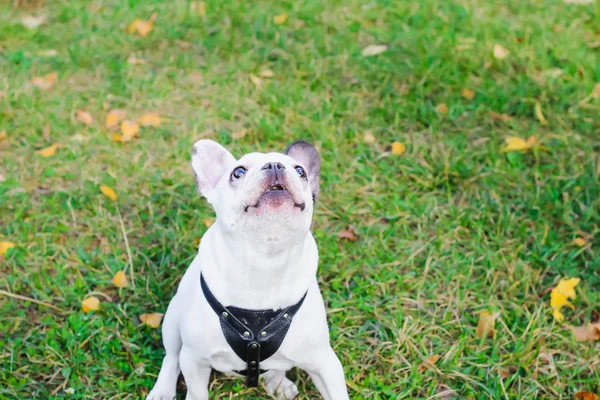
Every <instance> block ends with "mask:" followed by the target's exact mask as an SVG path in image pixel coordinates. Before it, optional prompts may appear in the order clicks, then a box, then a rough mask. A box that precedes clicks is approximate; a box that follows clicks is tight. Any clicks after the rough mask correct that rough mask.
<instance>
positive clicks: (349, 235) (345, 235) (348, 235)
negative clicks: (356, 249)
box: [337, 229, 358, 242]
mask: <svg viewBox="0 0 600 400" xmlns="http://www.w3.org/2000/svg"><path fill="white" fill-rule="evenodd" d="M337 236H338V237H339V238H341V239H346V240H349V241H351V242H355V241H357V240H358V236H357V235H356V233H354V231H353V230H352V229H344V230H343V231H340V232H338V234H337Z"/></svg>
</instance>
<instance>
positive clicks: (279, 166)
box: [261, 162, 285, 171]
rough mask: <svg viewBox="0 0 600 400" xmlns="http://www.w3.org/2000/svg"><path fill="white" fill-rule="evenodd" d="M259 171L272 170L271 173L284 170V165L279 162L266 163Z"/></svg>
mask: <svg viewBox="0 0 600 400" xmlns="http://www.w3.org/2000/svg"><path fill="white" fill-rule="evenodd" d="M261 169H272V170H273V171H277V170H278V169H285V165H283V164H282V163H280V162H268V163H266V164H265V165H263V167H262V168H261Z"/></svg>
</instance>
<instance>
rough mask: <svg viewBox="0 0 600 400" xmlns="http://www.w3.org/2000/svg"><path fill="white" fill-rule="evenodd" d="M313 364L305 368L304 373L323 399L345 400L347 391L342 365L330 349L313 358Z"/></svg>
mask: <svg viewBox="0 0 600 400" xmlns="http://www.w3.org/2000/svg"><path fill="white" fill-rule="evenodd" d="M314 360H315V363H314V364H312V365H310V366H307V367H306V371H307V372H308V374H309V375H310V376H311V378H312V379H313V382H314V384H315V386H316V387H317V389H318V390H319V392H320V393H321V396H323V399H325V400H347V399H349V397H348V389H347V388H346V380H345V378H344V368H343V367H342V363H341V362H340V360H339V359H338V357H337V356H336V355H335V353H334V351H333V349H332V348H331V347H330V348H328V349H327V350H324V351H322V352H319V353H317V354H315V356H314Z"/></svg>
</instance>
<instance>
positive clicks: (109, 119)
mask: <svg viewBox="0 0 600 400" xmlns="http://www.w3.org/2000/svg"><path fill="white" fill-rule="evenodd" d="M126 115H127V113H125V111H123V110H111V111H110V112H109V113H108V115H107V116H106V122H105V125H106V127H107V128H108V129H112V128H115V127H116V126H118V125H119V122H121V121H123V120H124V119H125V116H126Z"/></svg>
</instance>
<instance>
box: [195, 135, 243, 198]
mask: <svg viewBox="0 0 600 400" xmlns="http://www.w3.org/2000/svg"><path fill="white" fill-rule="evenodd" d="M234 163H235V158H234V157H233V156H232V155H231V153H230V152H229V151H227V149H226V148H225V147H223V146H221V145H220V144H219V143H217V142H213V141H212V140H208V139H202V140H198V141H197V142H196V143H194V147H193V148H192V169H193V170H194V175H195V176H196V186H197V187H198V193H200V194H201V195H202V196H204V197H206V198H207V199H208V201H209V202H211V199H210V194H211V192H212V190H213V189H214V188H215V186H217V184H218V183H219V181H220V180H221V178H222V177H223V175H226V174H227V172H228V171H229V169H230V168H232V167H233V164H234Z"/></svg>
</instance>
